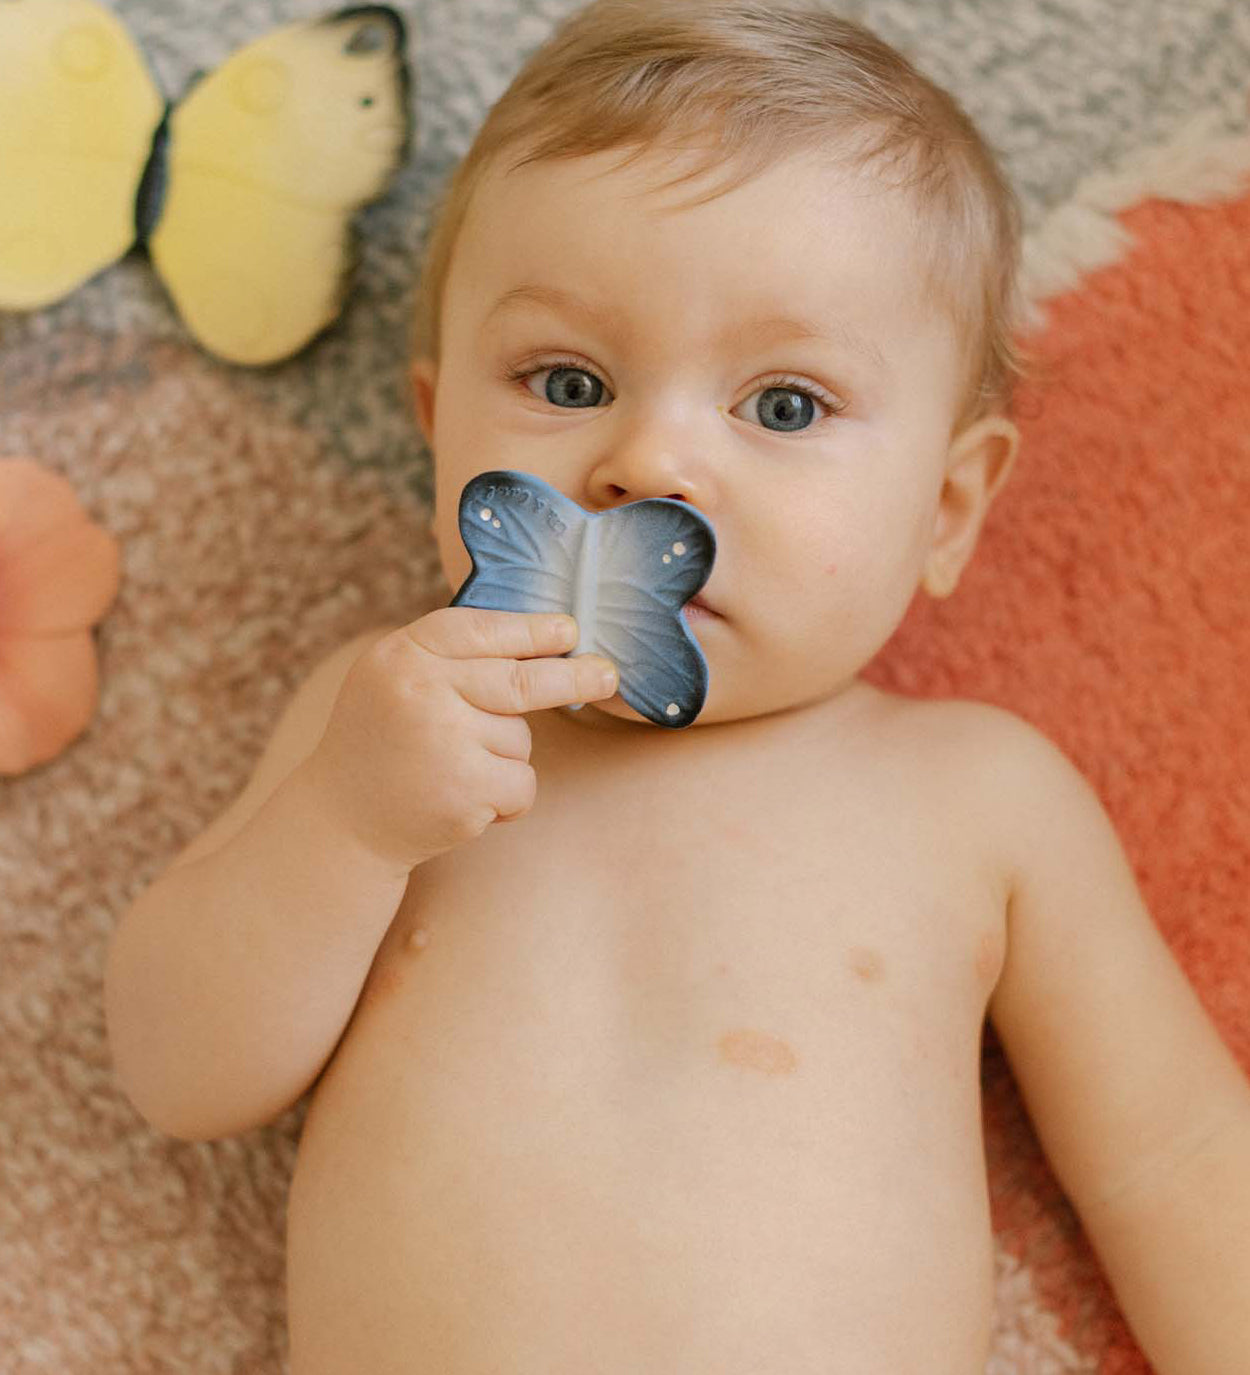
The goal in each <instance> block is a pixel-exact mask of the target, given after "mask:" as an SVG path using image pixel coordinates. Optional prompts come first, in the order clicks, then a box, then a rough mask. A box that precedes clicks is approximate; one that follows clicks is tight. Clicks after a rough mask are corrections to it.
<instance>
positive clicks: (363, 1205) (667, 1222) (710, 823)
mask: <svg viewBox="0 0 1250 1375" xmlns="http://www.w3.org/2000/svg"><path fill="white" fill-rule="evenodd" d="M966 709H967V704H951V705H950V710H951V711H956V712H958V711H964V712H965V716H964V717H963V718H962V719H964V720H966ZM947 711H948V708H947V707H945V706H942V705H937V704H934V705H926V706H921V705H919V704H915V705H910V704H903V703H901V702H899V701H898V699H893V700H891V699H886V698H874V699H873V701H872V703H871V704H870V705H868V706H865V707H864V708H863V714H862V715H861V716H860V717H858V718H857V719H856V720H855V721H854V722H853V723H847V722H843V723H842V724H843V726H844V727H846V731H845V734H844V735H840V734H839V733H838V732H837V731H835V730H830V729H827V728H825V729H822V723H821V720H820V718H819V717H814V716H810V715H809V716H808V717H807V718H804V719H802V720H796V721H793V722H789V723H787V722H781V723H779V724H778V723H772V724H770V725H767V726H764V725H762V724H759V723H757V725H756V726H755V727H754V728H752V729H740V728H737V727H734V728H732V729H733V730H734V732H735V734H733V735H732V736H731V735H730V734H729V733H728V732H729V730H730V729H731V728H729V727H724V728H721V727H718V728H715V730H707V731H705V732H704V733H703V738H700V733H699V731H698V729H697V728H696V729H695V730H693V731H687V732H684V733H682V734H681V736H680V737H678V736H677V735H676V734H675V733H674V734H672V735H669V734H668V733H665V734H666V737H667V738H654V739H653V740H652V741H649V742H648V744H647V746H646V748H644V749H641V750H635V751H628V752H626V751H621V750H620V748H619V742H618V741H617V739H616V737H611V738H609V737H602V738H600V737H597V736H595V735H594V734H593V733H591V732H588V731H587V730H586V729H585V728H584V727H572V726H570V725H569V724H568V723H566V722H564V721H563V720H558V719H551V720H548V719H546V717H551V716H552V714H550V713H548V714H546V717H544V718H541V719H540V718H532V724H533V726H534V737H535V740H534V751H533V756H532V762H533V763H534V765H535V768H536V769H537V772H538V777H539V794H538V800H537V802H536V804H535V806H534V808H533V810H532V811H531V812H530V813H529V815H528V816H526V817H525V818H524V819H523V820H522V821H520V822H517V823H514V824H509V825H497V826H493V827H491V828H490V829H489V830H488V832H487V833H486V834H485V835H484V836H483V837H482V838H481V839H480V840H478V841H476V842H473V843H472V844H470V845H466V846H462V847H460V848H459V849H458V850H456V851H454V852H452V853H450V854H448V855H445V856H442V857H440V858H439V859H437V860H435V861H432V862H431V863H429V864H427V865H425V866H422V868H420V869H419V870H417V871H416V873H415V874H414V876H413V881H412V883H411V884H410V886H409V890H408V894H407V897H406V898H405V901H404V904H403V906H402V908H401V910H400V913H399V915H398V917H397V919H396V921H395V923H394V925H393V927H392V929H391V931H390V932H389V934H388V936H387V938H386V941H385V942H384V944H383V946H382V948H381V949H380V951H379V953H378V957H377V959H376V961H375V963H374V967H373V970H372V972H371V974H370V978H369V981H368V983H367V985H366V988H365V991H364V993H363V995H362V998H361V1001H360V1004H359V1006H358V1008H357V1011H356V1015H355V1017H354V1019H353V1021H352V1023H351V1025H350V1026H349V1028H348V1030H347V1032H346V1034H345V1036H344V1038H343V1041H342V1043H341V1045H340V1047H339V1049H338V1051H337V1053H336V1056H335V1058H334V1060H333V1061H332V1063H331V1065H330V1067H329V1069H328V1070H327V1072H326V1074H325V1076H324V1077H323V1079H322V1081H321V1083H320V1085H319V1086H318V1089H317V1091H316V1095H315V1098H314V1101H313V1104H312V1107H311V1109H310V1112H309V1116H308V1119H307V1122H306V1126H305V1131H304V1138H303V1141H302V1142H301V1147H300V1156H299V1162H298V1165H297V1169H296V1177H295V1182H294V1186H293V1190H292V1197H291V1208H290V1216H289V1261H290V1269H289V1303H290V1319H291V1332H292V1352H293V1375H322V1373H323V1372H324V1373H326V1375H328V1373H329V1372H334V1375H347V1373H348V1372H360V1371H366V1370H367V1371H369V1372H370V1375H384V1372H390V1371H396V1372H398V1371H401V1370H402V1371H404V1372H407V1375H488V1372H489V1375H565V1372H568V1375H573V1372H577V1375H582V1373H583V1372H594V1375H627V1373H628V1375H640V1373H641V1372H652V1371H664V1372H665V1375H834V1373H835V1372H836V1373H837V1375H843V1373H845V1375H911V1373H912V1372H915V1373H916V1375H920V1372H923V1373H924V1375H980V1372H981V1369H982V1363H983V1360H984V1354H985V1348H986V1345H987V1343H988V1331H989V1320H990V1303H991V1293H992V1289H991V1271H992V1264H991V1249H990V1232H989V1216H988V1203H987V1195H986V1181H985V1169H984V1158H983V1153H982V1136H981V1119H980V1096H979V1048H980V1035H981V1027H982V1020H983V1016H984V1011H985V1005H986V1001H987V999H988V997H989V994H990V992H991V990H992V987H993V984H994V981H995V979H996V977H997V973H998V968H999V965H1000V962H1001V959H1002V955H1003V944H1004V938H1005V928H1004V903H1005V896H1006V895H1005V888H1004V883H1003V878H1002V875H1001V873H999V872H998V870H997V868H996V866H995V864H994V863H993V859H992V856H991V855H990V853H989V850H990V847H989V845H988V843H987V840H986V837H985V836H984V835H981V834H978V833H976V832H977V829H978V828H976V827H971V826H969V824H968V816H969V814H970V810H971V809H968V808H965V807H964V805H963V804H962V801H961V790H960V785H959V776H958V770H957V769H955V768H953V767H952V766H951V756H952V754H957V751H955V752H953V751H951V750H949V749H945V750H944V749H942V748H939V747H937V746H931V745H930V744H927V743H926V742H928V741H930V740H936V739H938V737H940V736H941V734H942V731H943V724H942V723H943V720H944V719H947V718H946V717H945V716H944V713H947ZM962 728H963V727H961V729H962ZM570 729H572V730H576V731H577V732H578V733H579V735H580V737H582V744H583V746H584V747H579V748H578V749H576V750H569V749H568V748H567V745H568V743H569V741H570V740H571V739H572V738H573V737H570V736H569V734H568V732H569V731H570ZM658 735H659V733H658V732H653V736H655V737H658Z"/></svg>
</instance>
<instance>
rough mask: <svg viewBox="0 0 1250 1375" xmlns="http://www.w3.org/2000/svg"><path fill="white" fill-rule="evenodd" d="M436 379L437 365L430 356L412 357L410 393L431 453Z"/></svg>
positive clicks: (418, 422)
mask: <svg viewBox="0 0 1250 1375" xmlns="http://www.w3.org/2000/svg"><path fill="white" fill-rule="evenodd" d="M437 381H438V365H437V364H436V363H435V362H434V360H433V359H432V358H414V359H413V361H412V393H413V398H414V400H415V403H416V408H417V424H418V425H420V427H421V433H422V434H423V435H424V436H425V442H426V444H427V445H428V446H429V449H430V451H431V453H432V452H433V450H434V388H435V384H436V383H437Z"/></svg>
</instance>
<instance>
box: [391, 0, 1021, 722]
mask: <svg viewBox="0 0 1250 1375" xmlns="http://www.w3.org/2000/svg"><path fill="white" fill-rule="evenodd" d="M1019 239H1020V225H1019V211H1018V206H1017V202H1016V200H1015V197H1014V195H1013V193H1012V190H1011V188H1010V186H1009V184H1008V183H1007V181H1006V179H1005V178H1004V176H1003V175H1002V173H1001V172H1000V170H999V168H998V166H997V164H996V162H995V159H994V157H993V154H992V152H991V151H990V150H989V148H988V147H987V145H986V144H985V142H984V141H983V140H982V139H981V137H980V136H979V134H978V133H977V131H976V129H975V127H974V126H973V125H972V123H971V121H970V120H969V119H968V117H967V116H966V115H965V114H964V113H963V111H962V110H961V109H960V108H959V106H958V105H957V104H956V102H955V101H954V100H953V99H952V98H951V97H950V96H949V95H948V94H947V93H945V92H944V91H942V90H941V89H940V88H938V87H937V86H935V85H934V84H933V83H932V82H930V81H929V80H928V79H927V78H925V77H923V76H922V75H921V74H920V73H919V72H917V71H916V70H915V68H913V67H912V66H911V65H910V64H909V63H908V62H907V61H906V60H905V59H904V58H903V57H902V56H901V55H900V54H898V53H897V52H895V51H894V49H892V48H890V47H889V46H888V45H886V44H885V43H883V42H882V41H881V40H879V39H878V38H876V37H875V36H874V35H873V34H871V33H870V32H868V31H867V30H865V29H863V28H862V27H860V26H858V25H856V24H854V23H852V22H850V21H848V20H846V19H843V18H841V17H839V16H837V15H836V14H834V13H832V12H831V11H830V10H829V9H828V8H826V7H824V6H822V5H819V4H814V3H804V2H803V0H798V2H797V3H796V0H782V3H777V4H768V3H761V2H760V0H596V3H594V4H591V5H590V6H589V7H588V8H586V9H584V10H582V11H580V12H578V13H577V14H575V15H574V16H573V17H572V18H571V19H570V20H568V21H567V22H566V23H565V24H564V25H563V27H562V28H561V29H560V30H559V31H558V32H557V33H556V34H555V35H554V36H553V37H552V38H551V39H550V40H549V41H548V43H547V44H545V45H544V46H543V47H542V48H541V49H539V51H538V52H537V53H535V54H534V55H533V56H532V57H531V58H530V60H529V62H528V63H527V64H526V65H525V67H524V68H523V69H522V71H521V72H520V73H519V74H518V76H517V77H516V79H515V80H514V81H513V83H512V85H511V86H510V88H509V89H508V91H507V92H506V93H505V94H504V95H503V97H502V98H501V99H500V100H499V102H498V103H497V104H496V105H495V107H494V108H493V109H492V110H491V112H490V113H489V115H488V116H487V119H486V121H485V123H484V125H483V126H482V128H481V130H480V131H479V133H478V136H477V139H476V140H475V142H474V144H473V146H472V148H471V149H470V150H469V152H468V154H467V155H466V157H465V159H464V160H463V162H462V163H461V164H460V166H459V168H458V169H457V171H456V173H455V175H454V177H453V178H452V180H451V182H450V183H449V185H448V187H447V189H446V191H445V193H444V196H443V200H442V203H441V205H440V207H439V212H438V215H437V217H436V220H435V224H434V226H433V230H432V233H431V235H430V238H429V241H428V244H427V251H426V261H425V266H424V272H423V280H422V289H421V296H420V305H419V316H418V322H417V350H416V353H417V357H416V362H415V364H414V377H415V383H416V392H417V401H418V411H419V415H420V420H421V425H422V428H423V430H424V432H425V434H426V437H427V440H428V441H429V444H430V447H431V450H432V452H433V454H434V458H435V474H436V483H435V503H436V516H435V532H436V536H437V539H438V542H439V548H440V553H441V555H442V559H443V565H444V570H445V572H446V574H447V577H448V581H449V583H450V584H451V586H453V587H455V586H457V585H458V584H459V583H460V581H462V580H463V578H464V577H465V576H467V574H468V571H469V567H470V564H469V558H468V555H467V553H466V552H465V551H464V549H463V546H462V545H461V543H460V539H459V535H458V532H457V523H456V517H457V503H458V498H459V494H460V490H461V488H462V487H463V485H464V483H465V482H466V481H467V480H468V479H469V478H470V477H472V476H473V475H474V474H475V473H477V472H481V471H483V470H484V469H489V468H519V469H522V470H524V471H527V472H532V473H535V474H537V475H538V476H540V477H542V478H544V479H545V480H546V481H548V482H550V483H551V484H552V485H553V486H555V487H557V488H559V489H560V490H561V491H563V492H564V493H565V494H566V495H568V496H569V497H571V498H572V499H573V500H575V501H577V502H579V503H580V504H581V505H583V506H585V507H587V508H588V509H591V510H602V509H605V508H607V507H610V506H616V505H621V504H623V503H625V502H628V501H636V500H639V499H641V498H644V497H655V496H667V497H677V498H680V499H683V500H686V501H690V502H691V503H693V504H694V505H695V506H696V507H698V508H699V509H700V510H701V511H702V512H703V513H704V514H705V515H706V516H707V517H708V518H709V519H710V520H711V521H712V523H713V525H714V527H715V528H716V532H717V541H718V553H717V562H716V567H715V569H714V570H713V573H712V577H711V579H710V581H709V583H708V585H707V587H706V588H705V589H704V593H703V596H704V597H705V599H706V601H707V602H708V604H709V605H710V606H711V607H712V608H713V609H714V610H716V611H718V612H720V613H721V614H720V616H719V617H711V618H708V617H704V618H699V619H697V620H692V622H691V629H692V631H693V633H694V634H695V635H696V637H697V638H698V639H699V641H700V643H701V645H702V646H703V648H704V650H705V652H706V653H707V655H708V659H709V666H710V668H711V690H710V693H709V697H708V703H707V706H706V707H705V709H704V712H703V715H702V716H701V717H700V722H701V723H710V722H715V721H723V720H729V719H733V718H737V717H743V716H753V715H758V714H761V713H763V712H767V711H773V710H777V709H780V708H783V707H787V706H795V705H799V704H802V703H804V702H808V701H812V700H815V699H817V698H823V697H827V696H829V695H830V694H831V693H835V692H838V691H840V690H841V689H843V688H845V687H847V686H849V685H850V684H851V683H852V682H853V680H854V675H855V674H856V673H857V672H858V670H859V669H860V668H862V667H863V666H864V664H866V663H867V662H868V661H869V660H870V659H871V658H872V656H873V655H874V654H875V653H876V652H877V650H878V649H879V648H880V647H881V645H883V644H884V643H885V641H886V640H887V639H888V638H889V636H890V635H891V634H892V633H893V631H894V629H895V628H896V627H897V625H898V623H899V621H900V620H901V619H902V617H903V614H904V613H905V611H906V609H907V606H908V605H909V603H910V601H911V599H912V596H913V595H914V593H915V590H916V588H917V586H919V585H921V584H923V585H924V587H925V588H926V589H927V590H928V591H929V592H930V594H932V595H935V596H945V595H947V594H949V593H950V592H951V591H952V590H953V589H954V587H955V584H956V582H957V580H958V578H959V575H960V572H961V570H962V568H963V566H964V565H965V563H966V562H967V560H968V558H969V557H970V556H971V553H972V549H973V546H974V545H975V542H976V538H977V535H978V533H979V530H980V527H981V522H982V519H983V518H984V515H985V512H986V510H987V509H988V506H989V503H990V501H991V500H992V499H993V496H994V495H995V493H996V492H997V490H998V489H999V487H1000V486H1001V485H1002V482H1003V481H1004V480H1005V478H1006V476H1007V473H1008V472H1009V470H1010V467H1011V464H1012V461H1013V458H1014V454H1015V450H1016V446H1017V442H1018V435H1017V433H1016V430H1015V427H1014V426H1013V425H1012V424H1011V422H1010V421H1009V420H1008V419H1007V418H1006V416H1005V415H1004V414H1003V412H1004V411H1005V409H1006V407H1007V405H1008V402H1009V399H1010V392H1011V387H1012V384H1013V382H1014V380H1015V378H1016V376H1017V375H1019V374H1020V373H1021V372H1022V371H1023V368H1022V364H1021V359H1020V356H1019V355H1018V353H1017V352H1016V349H1015V346H1014V344H1013V333H1014V331H1015V329H1016V327H1017V324H1018V317H1019V299H1018V286H1017V268H1018V258H1019ZM603 710H605V711H606V712H608V714H610V715H612V716H616V717H619V718H621V719H628V720H637V719H638V718H637V717H635V716H634V714H633V713H632V712H631V711H630V709H629V708H628V707H626V706H624V704H623V703H621V702H620V700H619V699H614V701H613V702H612V703H610V704H607V705H606V706H605V707H604V708H603Z"/></svg>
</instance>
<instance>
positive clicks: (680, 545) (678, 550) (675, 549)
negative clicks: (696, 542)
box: [673, 540, 686, 554]
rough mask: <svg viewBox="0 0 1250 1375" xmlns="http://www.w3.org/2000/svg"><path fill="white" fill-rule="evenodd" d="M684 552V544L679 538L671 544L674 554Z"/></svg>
mask: <svg viewBox="0 0 1250 1375" xmlns="http://www.w3.org/2000/svg"><path fill="white" fill-rule="evenodd" d="M685 552H686V546H685V545H684V544H683V543H682V542H681V541H680V540H678V541H677V543H676V544H675V545H673V553H674V554H684V553H685Z"/></svg>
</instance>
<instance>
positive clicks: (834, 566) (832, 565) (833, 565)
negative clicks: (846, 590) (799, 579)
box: [825, 563, 838, 577]
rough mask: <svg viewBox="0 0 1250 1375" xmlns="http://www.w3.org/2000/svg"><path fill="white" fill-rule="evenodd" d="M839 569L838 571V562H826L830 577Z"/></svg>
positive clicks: (826, 570) (826, 569)
mask: <svg viewBox="0 0 1250 1375" xmlns="http://www.w3.org/2000/svg"><path fill="white" fill-rule="evenodd" d="M837 571H838V565H837V564H836V563H827V564H825V572H826V573H828V574H829V575H830V577H832V576H833V574H834V573H836V572H837Z"/></svg>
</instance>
